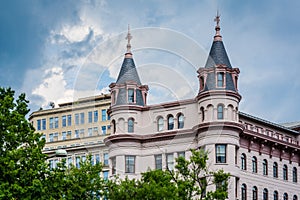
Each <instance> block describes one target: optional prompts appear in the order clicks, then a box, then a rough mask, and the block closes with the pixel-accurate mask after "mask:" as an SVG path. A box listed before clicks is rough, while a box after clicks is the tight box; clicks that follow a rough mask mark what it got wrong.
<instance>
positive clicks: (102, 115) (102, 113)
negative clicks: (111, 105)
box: [101, 109, 106, 121]
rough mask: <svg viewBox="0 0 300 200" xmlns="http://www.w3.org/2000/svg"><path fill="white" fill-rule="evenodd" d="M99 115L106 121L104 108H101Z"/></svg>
mask: <svg viewBox="0 0 300 200" xmlns="http://www.w3.org/2000/svg"><path fill="white" fill-rule="evenodd" d="M101 117H102V121H106V110H105V109H102V110H101Z"/></svg>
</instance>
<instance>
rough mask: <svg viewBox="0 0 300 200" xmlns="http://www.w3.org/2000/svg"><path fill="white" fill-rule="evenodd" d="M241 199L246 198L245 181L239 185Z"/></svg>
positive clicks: (244, 199)
mask: <svg viewBox="0 0 300 200" xmlns="http://www.w3.org/2000/svg"><path fill="white" fill-rule="evenodd" d="M241 200H247V186H246V184H245V183H244V184H242V187H241Z"/></svg>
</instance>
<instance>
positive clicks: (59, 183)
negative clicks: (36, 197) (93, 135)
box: [44, 156, 105, 199]
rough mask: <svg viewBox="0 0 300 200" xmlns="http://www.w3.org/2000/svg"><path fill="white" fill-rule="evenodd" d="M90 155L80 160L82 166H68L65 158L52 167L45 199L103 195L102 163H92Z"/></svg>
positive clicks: (92, 197) (84, 197) (88, 197)
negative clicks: (84, 159)
mask: <svg viewBox="0 0 300 200" xmlns="http://www.w3.org/2000/svg"><path fill="white" fill-rule="evenodd" d="M90 158H91V157H90V156H88V159H87V160H86V161H84V162H83V161H81V162H80V168H76V167H75V166H74V165H71V166H69V167H68V166H67V165H66V161H65V160H63V161H62V162H61V163H58V165H57V167H56V168H54V169H52V170H51V171H50V173H49V176H48V177H47V180H46V182H45V184H44V185H45V187H46V188H47V190H48V195H45V199H96V198H97V197H100V196H102V195H103V188H104V183H105V182H104V180H103V178H102V177H101V176H100V172H101V171H102V164H100V163H97V164H95V165H92V164H91V162H90Z"/></svg>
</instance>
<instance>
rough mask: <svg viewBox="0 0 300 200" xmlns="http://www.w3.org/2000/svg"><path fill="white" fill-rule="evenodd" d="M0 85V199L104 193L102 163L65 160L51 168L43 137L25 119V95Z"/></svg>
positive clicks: (55, 197) (45, 197)
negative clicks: (69, 164) (16, 96)
mask: <svg viewBox="0 0 300 200" xmlns="http://www.w3.org/2000/svg"><path fill="white" fill-rule="evenodd" d="M14 95H15V92H14V91H13V90H12V89H10V88H7V89H4V88H1V87H0V199H47V200H48V199H95V198H97V197H99V196H101V195H102V194H103V188H104V183H105V182H104V180H103V178H102V177H100V172H101V171H102V164H95V165H93V164H92V163H91V162H90V157H88V159H87V160H86V161H85V162H83V161H82V162H81V163H80V168H76V167H75V166H73V165H71V166H67V165H66V162H65V160H63V161H62V162H61V163H58V165H57V166H58V167H57V168H55V169H50V166H49V163H48V162H47V156H46V155H45V154H43V152H42V149H43V147H44V145H45V140H44V139H41V136H42V134H39V133H35V130H34V127H33V126H32V124H31V123H29V122H28V120H27V119H26V115H27V114H28V112H29V109H28V107H27V104H28V101H27V100H26V99H25V94H21V95H20V96H19V97H18V98H17V99H15V98H14Z"/></svg>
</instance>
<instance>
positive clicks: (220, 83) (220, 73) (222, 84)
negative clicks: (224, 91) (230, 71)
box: [217, 72, 224, 87]
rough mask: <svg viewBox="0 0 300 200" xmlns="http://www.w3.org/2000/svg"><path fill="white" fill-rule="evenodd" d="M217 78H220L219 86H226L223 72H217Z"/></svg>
mask: <svg viewBox="0 0 300 200" xmlns="http://www.w3.org/2000/svg"><path fill="white" fill-rule="evenodd" d="M217 76H218V77H217V79H218V83H217V85H218V87H224V73H223V72H219V73H218V74H217Z"/></svg>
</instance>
